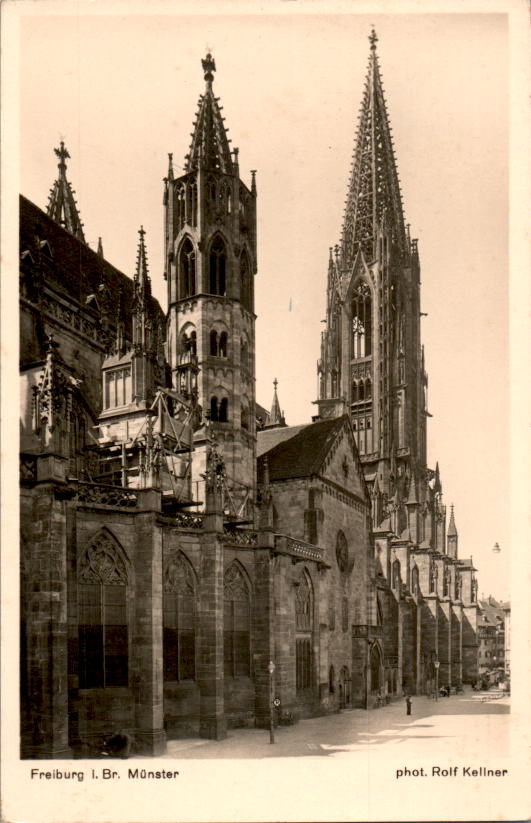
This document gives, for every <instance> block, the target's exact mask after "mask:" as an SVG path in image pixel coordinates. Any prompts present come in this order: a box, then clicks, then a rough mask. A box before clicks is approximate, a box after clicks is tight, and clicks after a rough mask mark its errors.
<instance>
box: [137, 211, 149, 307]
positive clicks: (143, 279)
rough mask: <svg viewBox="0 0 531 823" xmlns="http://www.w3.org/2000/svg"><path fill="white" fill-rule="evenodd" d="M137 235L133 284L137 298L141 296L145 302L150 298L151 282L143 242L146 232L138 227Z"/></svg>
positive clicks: (141, 227)
mask: <svg viewBox="0 0 531 823" xmlns="http://www.w3.org/2000/svg"><path fill="white" fill-rule="evenodd" d="M138 234H139V241H138V251H137V254H136V271H135V277H134V284H135V292H136V293H137V294H138V295H139V296H142V298H143V299H144V300H145V299H146V298H148V297H150V296H151V280H150V277H149V274H148V264H147V254H146V244H145V242H144V237H145V236H146V232H145V231H144V227H143V226H140V229H139V230H138Z"/></svg>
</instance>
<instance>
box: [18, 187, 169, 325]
mask: <svg viewBox="0 0 531 823" xmlns="http://www.w3.org/2000/svg"><path fill="white" fill-rule="evenodd" d="M44 241H47V244H48V247H49V249H50V255H49V256H44V255H41V265H42V267H43V274H44V278H45V281H46V282H47V283H49V285H50V286H51V287H53V288H54V289H55V290H56V291H58V292H60V293H63V294H65V295H68V296H69V297H71V298H73V299H74V300H77V301H78V302H79V303H81V304H86V303H87V298H89V297H91V296H92V297H95V299H96V302H97V304H98V306H99V308H100V310H102V309H103V308H104V306H105V304H106V305H107V307H108V310H109V319H110V320H111V322H112V321H114V320H115V316H114V315H115V313H116V309H117V307H118V306H119V305H121V306H122V310H123V317H124V320H125V323H126V333H127V337H128V338H130V336H131V314H132V308H133V281H132V279H131V278H130V277H128V276H127V275H125V274H123V272H121V271H119V270H118V269H117V268H115V267H114V266H113V265H111V263H108V262H107V261H106V260H105V259H104V258H103V257H102V256H101V255H99V254H98V253H97V252H96V251H93V250H92V249H91V248H89V246H87V245H86V243H84V242H82V241H80V240H79V239H78V238H77V237H75V236H74V235H73V234H71V233H70V232H69V231H67V230H66V229H64V228H62V227H61V226H60V225H58V223H56V222H55V221H54V220H53V219H52V218H51V217H49V216H48V215H47V214H45V213H44V212H43V211H42V210H41V209H40V208H39V207H38V206H36V205H35V204H34V203H32V202H31V201H30V200H28V199H27V198H26V197H23V196H22V195H21V196H20V252H21V254H22V255H23V254H24V252H28V251H29V255H27V254H26V255H25V257H24V260H25V261H29V258H30V256H31V258H32V259H34V255H35V249H36V247H37V246H39V245H41V246H42V244H43V242H44ZM24 265H30V266H31V261H29V262H25V263H24ZM150 299H151V300H152V301H153V306H154V309H155V312H156V313H160V315H161V316H162V309H161V308H160V305H159V304H158V302H157V301H156V300H155V299H154V298H150Z"/></svg>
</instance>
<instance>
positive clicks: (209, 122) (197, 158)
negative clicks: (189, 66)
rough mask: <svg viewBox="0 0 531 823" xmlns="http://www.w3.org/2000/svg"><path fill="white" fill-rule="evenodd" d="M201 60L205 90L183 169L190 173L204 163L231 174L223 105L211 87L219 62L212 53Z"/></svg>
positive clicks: (214, 169)
mask: <svg viewBox="0 0 531 823" xmlns="http://www.w3.org/2000/svg"><path fill="white" fill-rule="evenodd" d="M201 63H202V66H203V71H204V72H205V81H206V89H205V92H204V93H203V94H202V95H200V97H199V106H198V110H197V115H196V120H195V123H194V130H193V132H192V133H191V138H192V143H191V145H190V151H189V153H188V154H187V155H186V157H185V164H184V168H185V171H186V172H190V171H192V170H193V169H195V168H197V167H198V166H199V165H200V164H201V165H203V167H204V168H207V169H209V170H212V171H219V172H222V173H223V174H232V173H233V170H234V168H233V160H232V155H231V151H230V148H229V142H230V140H229V139H228V137H227V129H226V128H225V125H224V117H222V115H221V106H219V105H218V100H219V97H214V92H213V90H212V83H213V80H214V74H213V72H215V71H216V63H215V61H214V58H213V57H212V55H211V53H210V52H209V53H208V54H207V56H206V58H205V59H204V60H201Z"/></svg>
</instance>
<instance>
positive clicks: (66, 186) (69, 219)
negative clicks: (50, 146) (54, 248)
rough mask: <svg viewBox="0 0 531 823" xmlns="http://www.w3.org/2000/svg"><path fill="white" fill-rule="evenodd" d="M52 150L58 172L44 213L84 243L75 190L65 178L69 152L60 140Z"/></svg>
mask: <svg viewBox="0 0 531 823" xmlns="http://www.w3.org/2000/svg"><path fill="white" fill-rule="evenodd" d="M54 152H55V153H56V155H57V157H58V158H59V163H58V164H57V167H58V169H59V174H58V176H57V180H56V181H55V183H54V184H53V187H52V188H51V189H50V196H49V198H48V206H47V207H46V214H47V215H48V216H49V217H51V218H52V220H55V222H56V223H59V225H60V226H62V227H63V228H64V229H66V230H67V231H68V232H70V234H73V235H74V237H77V239H78V240H81V241H82V242H83V243H84V242H85V235H84V233H83V223H82V222H81V218H80V216H79V211H78V208H77V203H76V201H75V199H74V194H75V192H74V191H73V190H72V187H71V185H70V183H69V182H68V180H67V179H66V162H65V161H66V160H67V159H69V158H70V154H69V153H68V149H67V148H66V147H65V144H64V142H63V141H62V140H61V143H60V147H59V148H58V149H54Z"/></svg>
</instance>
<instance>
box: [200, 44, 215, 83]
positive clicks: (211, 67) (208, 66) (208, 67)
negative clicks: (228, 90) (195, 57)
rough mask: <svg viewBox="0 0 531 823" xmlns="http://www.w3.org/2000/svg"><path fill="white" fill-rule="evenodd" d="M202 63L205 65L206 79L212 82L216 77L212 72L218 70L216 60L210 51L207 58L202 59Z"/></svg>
mask: <svg viewBox="0 0 531 823" xmlns="http://www.w3.org/2000/svg"><path fill="white" fill-rule="evenodd" d="M201 65H202V66H203V71H204V72H205V80H206V81H207V82H210V83H211V82H212V80H213V79H214V75H213V74H212V72H214V71H216V61H215V60H214V58H213V57H212V55H211V53H210V51H209V52H208V54H207V56H206V57H205V59H204V60H201Z"/></svg>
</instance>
